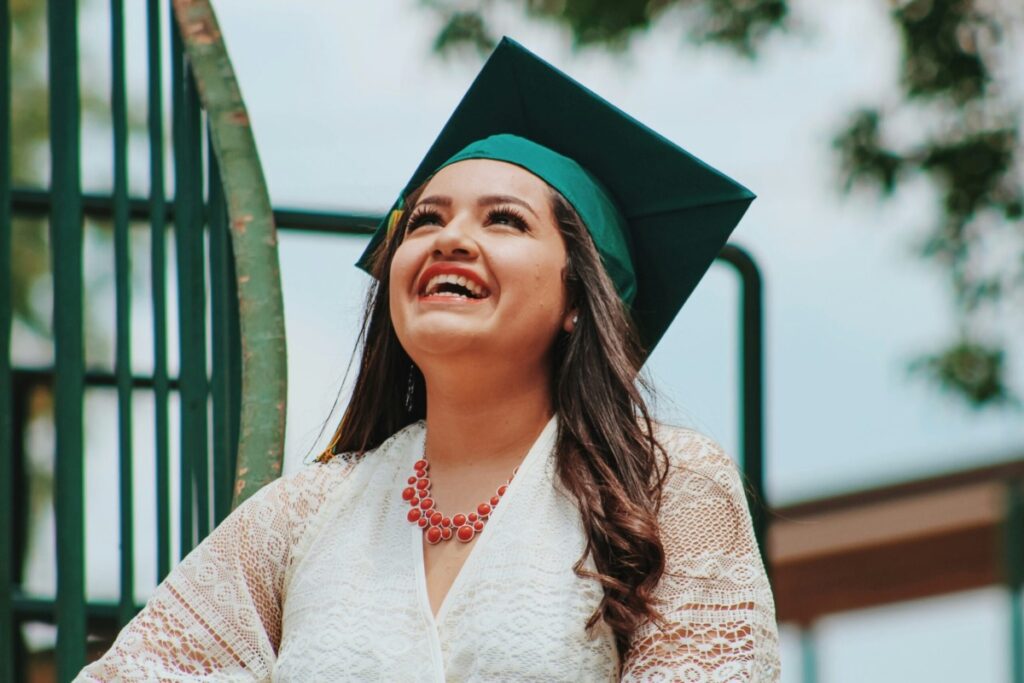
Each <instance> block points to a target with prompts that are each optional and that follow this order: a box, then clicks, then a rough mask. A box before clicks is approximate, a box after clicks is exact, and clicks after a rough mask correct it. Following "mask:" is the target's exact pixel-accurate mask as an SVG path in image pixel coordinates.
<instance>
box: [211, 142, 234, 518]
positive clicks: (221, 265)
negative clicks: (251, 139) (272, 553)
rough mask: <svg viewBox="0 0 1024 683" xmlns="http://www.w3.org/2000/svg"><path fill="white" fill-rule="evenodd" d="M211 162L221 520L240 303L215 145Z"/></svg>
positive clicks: (216, 507)
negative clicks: (232, 282) (233, 314)
mask: <svg viewBox="0 0 1024 683" xmlns="http://www.w3.org/2000/svg"><path fill="white" fill-rule="evenodd" d="M207 149H208V150H209V152H208V158H209V164H210V175H209V182H208V184H207V187H208V190H207V207H208V208H207V214H206V215H207V217H208V220H209V228H210V321H211V325H212V328H213V329H212V330H211V344H212V350H211V351H212V360H213V364H212V365H213V368H212V370H213V376H212V378H211V386H210V389H211V393H212V395H213V483H214V490H213V513H214V521H215V522H216V523H219V522H220V521H221V520H222V519H224V518H225V517H227V515H228V513H229V512H230V511H231V490H232V481H231V477H233V475H234V470H232V469H230V465H231V415H232V411H231V386H230V380H231V353H232V351H233V349H232V347H231V346H230V342H231V334H230V319H229V314H230V313H229V312H230V309H231V307H232V306H233V305H234V306H237V303H233V302H232V301H231V300H230V299H229V294H230V287H229V286H228V282H229V277H230V270H229V259H230V258H231V254H230V251H229V250H230V245H229V244H228V225H227V207H226V206H225V204H224V190H223V188H222V187H221V177H220V168H219V167H218V165H217V156H216V154H214V152H213V144H212V142H209V143H208V144H207Z"/></svg>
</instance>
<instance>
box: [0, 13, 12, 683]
mask: <svg viewBox="0 0 1024 683" xmlns="http://www.w3.org/2000/svg"><path fill="white" fill-rule="evenodd" d="M13 284H14V282H13V276H12V274H11V15H10V7H9V4H8V2H7V0H0V291H2V292H3V295H2V297H3V298H2V299H0V680H4V681H13V680H14V656H15V654H14V640H15V637H16V636H15V627H14V606H13V605H12V604H11V599H12V595H11V591H13V590H14V571H15V570H14V566H13V564H14V487H13V485H12V481H11V480H12V479H13V477H14V463H13V462H12V456H13V448H14V438H13V431H12V427H13V425H12V419H11V417H12V415H11V411H12V410H13V406H12V405H11V400H12V395H11V394H12V391H13V387H12V384H11V379H12V378H11V306H12V301H11V292H12V290H13Z"/></svg>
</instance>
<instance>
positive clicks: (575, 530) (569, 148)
mask: <svg viewBox="0 0 1024 683" xmlns="http://www.w3.org/2000/svg"><path fill="white" fill-rule="evenodd" d="M513 86H514V87H515V88H519V90H518V91H516V92H515V93H514V95H515V96H513V95H512V94H510V88H513ZM752 197H753V196H752V195H751V194H750V193H749V192H748V191H747V190H745V189H744V188H742V187H740V186H739V185H737V184H736V183H734V182H733V181H731V180H729V179H728V178H726V177H725V176H723V175H721V174H719V173H718V172H716V171H714V170H712V169H710V168H709V167H707V166H706V165H705V164H703V163H702V162H700V161H698V160H696V159H694V158H693V157H691V156H690V155H688V154H687V153H686V152H684V151H683V150H681V149H679V148H678V147H676V146H674V145H672V144H671V143H669V142H667V141H666V140H664V139H663V138H660V137H659V136H657V135H656V134H654V133H652V132H651V131H649V130H647V129H646V128H644V127H643V126H641V125H640V124H638V123H637V122H635V121H633V120H632V119H630V118H629V117H627V116H626V115H624V114H622V113H621V112H619V111H618V110H616V109H614V108H613V107H611V106H610V105H608V104H607V103H606V102H604V101H603V100H600V99H599V98H597V97H596V96H594V95H593V94H592V93H590V92H589V91H587V90H585V89H583V88H582V87H581V86H579V85H578V84H576V83H574V82H573V81H571V80H569V79H568V78H567V77H565V76H564V75H562V74H560V73H559V72H557V71H555V70H554V69H552V68H551V67H550V66H548V65H547V64H545V63H543V62H541V61H540V60H538V59H537V58H536V57H534V56H533V55H531V54H529V53H528V52H526V51H525V50H523V49H522V48H520V47H519V46H518V45H516V44H515V43H512V42H511V41H504V42H503V43H502V45H501V46H500V47H499V48H498V49H497V51H496V52H495V54H494V55H493V56H492V58H491V59H490V60H489V62H488V64H487V65H486V66H485V67H484V71H483V72H482V73H481V75H480V76H479V77H478V79H477V81H476V82H475V83H474V85H473V87H472V88H471V90H470V91H469V93H468V94H467V95H466V98H465V99H464V100H463V102H462V104H461V105H460V106H459V109H458V110H457V111H456V112H455V114H454V115H453V116H452V119H451V120H450V121H449V123H448V125H447V126H446V127H445V129H444V131H442V133H441V136H440V137H439V138H438V140H437V142H435V144H434V146H433V147H432V148H431V150H430V152H428V154H427V157H426V159H425V160H424V162H423V163H422V164H421V166H420V169H418V170H417V172H416V173H415V174H414V176H413V178H412V180H410V182H409V184H408V186H407V187H406V189H405V190H404V191H403V192H402V194H401V196H400V198H399V200H398V201H397V202H396V204H395V207H394V209H393V210H392V212H391V214H390V216H389V218H388V220H386V221H385V222H384V224H382V225H381V227H380V229H379V230H378V232H377V233H376V235H375V236H374V238H373V239H372V240H371V243H370V245H369V246H368V248H367V250H366V253H365V254H364V256H363V258H362V259H361V260H360V266H361V267H363V268H365V269H367V270H368V271H369V272H370V273H371V274H372V275H373V276H374V278H375V283H374V285H373V286H372V288H371V292H370V295H369V298H368V302H367V309H366V315H365V320H364V326H363V332H362V345H361V351H360V352H361V360H360V363H359V375H358V378H357V380H356V385H355V388H354V391H353V396H352V398H351V400H350V402H349V404H348V406H347V408H346V411H345V414H344V415H343V417H342V420H341V423H340V424H339V426H338V428H337V430H336V431H335V434H334V438H333V440H332V443H331V446H330V447H329V448H328V449H327V450H326V451H325V452H324V453H323V454H322V455H321V456H320V458H319V459H318V462H317V463H316V464H314V465H311V466H310V467H309V468H307V469H306V470H304V471H302V472H300V473H298V474H297V475H294V476H291V477H287V478H284V479H282V480H279V481H277V482H275V483H273V484H271V485H269V486H267V487H266V488H264V489H263V490H262V491H260V492H259V493H258V494H257V495H255V496H254V497H253V498H252V499H251V500H250V501H248V502H247V503H246V504H245V505H243V506H242V507H240V508H239V509H238V510H237V511H236V512H235V513H234V514H232V515H231V516H230V517H229V518H228V519H227V520H226V521H225V523H224V524H223V525H221V527H219V528H218V529H217V530H216V531H215V532H214V533H213V534H211V536H210V537H209V538H208V539H207V540H206V541H205V542H204V543H203V544H202V545H201V546H200V547H199V548H197V549H196V551H194V552H193V553H192V554H191V555H189V556H188V557H187V558H186V559H185V561H184V562H183V563H182V565H181V566H180V567H179V568H178V569H177V570H175V571H174V572H173V573H172V574H171V576H170V577H168V579H167V581H165V583H164V584H162V585H161V587H160V588H159V589H158V591H157V593H156V595H154V597H153V598H152V599H151V600H150V602H149V604H148V605H147V606H146V608H145V609H144V610H143V612H142V613H140V614H139V616H138V617H136V619H135V620H133V621H132V622H131V623H130V624H129V625H128V626H127V627H126V628H125V630H124V631H123V632H122V634H121V635H120V636H119V638H118V640H117V641H116V643H115V644H114V646H113V648H112V649H111V651H110V652H109V653H107V655H106V656H105V657H104V658H103V659H101V660H100V661H99V662H97V663H95V664H93V665H92V666H90V667H88V668H87V669H86V670H85V671H84V672H83V674H82V679H83V680H111V679H120V680H155V679H172V680H180V679H183V678H187V679H190V680H192V679H196V678H207V679H210V680H222V679H224V678H225V677H230V678H232V679H236V678H237V679H255V680H269V679H273V680H294V681H307V680H327V681H331V680H360V681H362V680H388V681H396V680H401V681H407V680H408V681H444V680H544V681H581V680H583V681H614V680H645V681H725V680H729V681H741V680H742V681H774V680H777V679H778V676H779V666H778V653H777V649H778V647H777V633H776V625H775V620H774V607H773V601H772V595H771V591H770V589H769V586H768V582H767V578H766V576H765V572H764V567H763V566H762V564H761V559H760V554H759V552H758V549H757V545H756V542H755V540H754V536H753V532H752V529H751V521H750V515H749V512H748V510H747V507H746V503H745V499H744V495H743V489H742V485H741V483H740V481H739V477H738V475H737V473H736V470H735V467H734V466H733V465H732V463H731V461H730V460H729V459H728V458H726V457H725V456H724V455H723V454H722V453H721V451H720V449H719V448H718V447H717V445H716V444H714V443H713V442H711V441H710V440H708V439H707V438H705V437H703V436H701V435H700V434H698V433H696V432H693V431H689V430H685V429H677V428H671V427H667V426H664V425H659V424H656V423H655V422H654V421H653V420H652V418H651V416H650V414H649V411H648V408H647V406H646V404H645V401H644V398H643V394H642V393H641V379H640V374H639V373H640V368H641V366H642V365H643V361H644V359H645V357H646V355H647V353H649V351H650V349H651V348H652V347H653V346H654V345H655V344H656V343H657V341H658V339H660V337H661V335H662V333H663V332H664V330H665V328H666V327H667V326H668V324H669V323H670V322H671V320H672V318H673V316H674V315H675V313H676V312H677V311H678V309H679V307H680V306H682V304H683V302H684V301H685V299H686V297H687V296H688V295H689V293H690V292H691V291H692V290H693V288H694V287H695V286H696V283H697V282H698V281H699V279H700V278H701V276H702V275H703V273H704V272H705V271H706V270H707V268H708V266H709V265H710V263H711V260H712V259H713V258H714V256H715V254H716V253H717V251H718V250H719V249H720V248H721V246H722V244H724V242H725V240H726V238H727V237H728V235H729V233H730V232H731V230H732V229H733V228H734V227H735V225H736V223H737V222H738V221H739V219H740V217H741V216H742V214H743V211H744V210H745V209H746V207H747V205H748V204H749V202H750V200H751V199H752Z"/></svg>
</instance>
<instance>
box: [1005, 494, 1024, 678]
mask: <svg viewBox="0 0 1024 683" xmlns="http://www.w3.org/2000/svg"><path fill="white" fill-rule="evenodd" d="M1003 526H1004V529H1003V568H1004V571H1005V573H1006V585H1007V588H1008V589H1009V592H1010V680H1011V681H1013V683H1024V614H1022V613H1021V609H1022V604H1021V603H1022V600H1021V587H1022V586H1024V492H1022V490H1021V482H1020V481H1011V482H1009V483H1008V484H1007V490H1006V519H1005V520H1004V522H1003Z"/></svg>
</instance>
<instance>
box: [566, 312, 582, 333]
mask: <svg viewBox="0 0 1024 683" xmlns="http://www.w3.org/2000/svg"><path fill="white" fill-rule="evenodd" d="M578 320H579V312H578V311H577V310H576V309H575V308H570V309H569V310H568V311H566V312H565V317H564V318H563V319H562V329H563V330H565V331H566V333H568V334H572V331H573V330H574V329H576V322H577V321H578Z"/></svg>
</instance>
